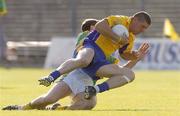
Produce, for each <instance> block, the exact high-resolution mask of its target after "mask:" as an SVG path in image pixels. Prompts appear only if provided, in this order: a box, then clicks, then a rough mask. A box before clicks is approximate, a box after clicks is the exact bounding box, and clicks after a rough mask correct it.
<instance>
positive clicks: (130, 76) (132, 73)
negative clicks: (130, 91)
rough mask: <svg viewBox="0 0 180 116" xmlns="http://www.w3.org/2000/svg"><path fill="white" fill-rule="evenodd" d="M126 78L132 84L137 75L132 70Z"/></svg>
mask: <svg viewBox="0 0 180 116" xmlns="http://www.w3.org/2000/svg"><path fill="white" fill-rule="evenodd" d="M125 76H126V77H127V78H128V79H129V81H128V82H132V81H133V80H134V79H135V73H134V72H133V71H132V70H129V71H128V74H127V75H125Z"/></svg>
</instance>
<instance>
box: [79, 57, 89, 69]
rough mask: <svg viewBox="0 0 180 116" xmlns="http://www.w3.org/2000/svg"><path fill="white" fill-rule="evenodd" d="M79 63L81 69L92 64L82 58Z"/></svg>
mask: <svg viewBox="0 0 180 116" xmlns="http://www.w3.org/2000/svg"><path fill="white" fill-rule="evenodd" d="M78 63H79V65H80V66H81V67H86V66H88V65H89V64H90V63H91V61H90V60H89V59H87V58H81V59H79V60H78Z"/></svg>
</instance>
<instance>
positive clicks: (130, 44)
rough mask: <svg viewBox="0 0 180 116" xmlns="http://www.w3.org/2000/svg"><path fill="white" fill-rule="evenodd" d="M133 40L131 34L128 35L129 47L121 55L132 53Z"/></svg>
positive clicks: (133, 37)
mask: <svg viewBox="0 0 180 116" xmlns="http://www.w3.org/2000/svg"><path fill="white" fill-rule="evenodd" d="M134 39H135V36H134V35H133V34H130V35H129V45H128V47H127V48H126V50H125V51H124V52H123V53H130V52H131V51H132V49H133V46H134Z"/></svg>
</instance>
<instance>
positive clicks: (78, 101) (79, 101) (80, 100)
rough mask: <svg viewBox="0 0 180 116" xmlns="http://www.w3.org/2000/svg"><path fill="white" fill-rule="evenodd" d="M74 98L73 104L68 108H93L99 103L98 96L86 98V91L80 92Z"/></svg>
mask: <svg viewBox="0 0 180 116" xmlns="http://www.w3.org/2000/svg"><path fill="white" fill-rule="evenodd" d="M72 100H73V101H72V104H71V105H70V106H69V107H68V108H67V109H68V110H91V109H93V108H94V107H95V106H96V103H97V98H96V96H93V97H92V98H91V99H89V100H87V99H85V98H84V92H81V93H78V94H77V95H76V96H75V97H74V98H73V99H72Z"/></svg>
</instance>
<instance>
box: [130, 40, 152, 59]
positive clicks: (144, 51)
mask: <svg viewBox="0 0 180 116" xmlns="http://www.w3.org/2000/svg"><path fill="white" fill-rule="evenodd" d="M149 48H150V45H149V44H148V43H143V44H142V45H141V46H140V47H139V49H138V50H137V51H134V52H133V54H134V56H135V57H136V60H138V61H139V60H142V59H143V58H144V57H145V55H146V54H147V53H148V51H149Z"/></svg>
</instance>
